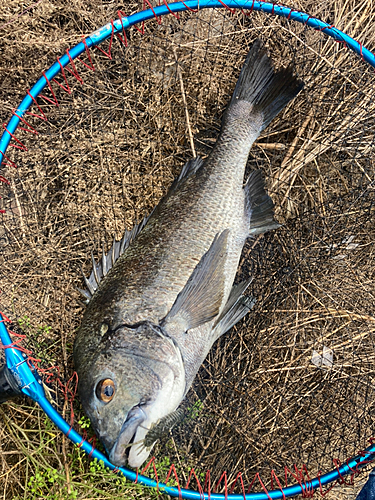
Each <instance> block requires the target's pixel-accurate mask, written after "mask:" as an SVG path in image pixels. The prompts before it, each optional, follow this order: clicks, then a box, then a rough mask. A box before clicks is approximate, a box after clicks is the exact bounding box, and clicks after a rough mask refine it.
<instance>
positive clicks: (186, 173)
mask: <svg viewBox="0 0 375 500" xmlns="http://www.w3.org/2000/svg"><path fill="white" fill-rule="evenodd" d="M203 163H204V161H203V160H202V158H201V157H200V156H196V157H195V158H191V159H190V160H188V161H187V162H186V163H185V165H184V166H183V167H182V169H181V172H180V175H179V176H178V177H177V179H175V180H174V181H173V183H172V185H171V187H170V188H169V191H168V193H167V196H168V195H169V194H171V193H172V192H174V191H176V189H177V188H178V187H180V186H181V184H183V183H184V182H185V181H186V179H188V178H189V177H191V176H192V175H194V174H195V173H196V172H197V171H198V170H199V169H200V168H201V166H202V165H203Z"/></svg>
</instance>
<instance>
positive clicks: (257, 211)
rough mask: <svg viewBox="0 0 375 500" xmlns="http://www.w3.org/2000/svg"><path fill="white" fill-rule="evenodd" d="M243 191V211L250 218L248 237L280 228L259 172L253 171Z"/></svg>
mask: <svg viewBox="0 0 375 500" xmlns="http://www.w3.org/2000/svg"><path fill="white" fill-rule="evenodd" d="M244 190H245V209H246V212H247V214H248V216H249V218H250V228H249V236H256V235H257V234H263V233H265V232H267V231H270V230H271V229H277V228H278V227H280V224H279V223H278V222H277V221H276V220H275V219H274V213H273V209H274V204H273V201H272V200H271V198H270V197H269V195H268V194H267V193H266V190H265V188H264V179H263V174H262V171H261V170H255V171H254V172H252V173H251V174H250V175H249V178H248V180H247V182H246V184H245V187H244Z"/></svg>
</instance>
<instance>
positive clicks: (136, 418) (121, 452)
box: [109, 406, 147, 466]
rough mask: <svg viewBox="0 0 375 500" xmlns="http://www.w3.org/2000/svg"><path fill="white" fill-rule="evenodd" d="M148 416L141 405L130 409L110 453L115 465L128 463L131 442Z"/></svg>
mask: <svg viewBox="0 0 375 500" xmlns="http://www.w3.org/2000/svg"><path fill="white" fill-rule="evenodd" d="M146 418H147V417H146V414H145V412H144V411H143V410H142V408H141V407H140V406H135V407H134V408H133V409H132V410H130V412H129V413H128V416H127V418H126V420H125V422H124V423H123V424H122V427H121V430H120V434H119V436H118V438H117V441H116V442H115V444H114V445H113V447H112V450H111V453H110V455H109V459H110V461H111V462H112V463H113V464H114V465H117V466H121V465H125V464H126V461H127V452H128V450H129V444H130V443H131V440H132V439H133V437H134V436H135V434H136V432H137V429H138V427H139V425H140V424H142V422H144V421H145V420H146Z"/></svg>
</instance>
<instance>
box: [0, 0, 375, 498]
mask: <svg viewBox="0 0 375 500" xmlns="http://www.w3.org/2000/svg"><path fill="white" fill-rule="evenodd" d="M146 1H147V0H146ZM147 3H148V2H147ZM149 5H150V4H149ZM150 7H151V5H150ZM209 8H210V9H229V10H232V9H242V10H244V11H248V12H252V11H256V12H263V13H266V14H271V15H275V16H279V17H283V18H286V19H288V20H291V21H295V22H298V23H301V24H304V25H306V26H309V27H310V28H312V29H314V30H317V31H321V32H323V33H324V34H325V35H327V36H329V37H332V38H333V39H334V40H335V41H337V42H338V43H342V44H344V45H345V46H346V47H347V48H349V49H350V50H352V51H353V52H355V53H356V54H357V55H358V56H359V57H360V58H362V60H363V61H365V62H366V63H368V64H369V65H371V66H372V67H374V68H375V55H374V54H373V53H372V52H370V51H369V50H368V49H366V48H365V47H364V46H363V45H362V44H361V43H360V42H359V41H356V40H354V39H353V38H351V37H350V36H348V35H346V34H345V33H343V32H342V31H340V30H339V29H337V28H335V27H334V26H332V25H330V24H328V23H325V22H323V21H321V20H319V19H317V18H315V17H311V16H309V15H308V14H306V13H303V12H299V11H296V10H294V9H291V8H289V7H285V6H281V5H277V4H273V3H268V2H258V1H254V0H253V1H242V0H227V1H225V3H224V1H221V0H187V1H186V2H176V3H171V4H167V3H164V4H163V5H160V6H157V7H151V8H150V9H147V10H144V11H142V12H138V13H136V14H133V15H131V16H128V17H120V18H119V19H116V20H114V21H111V22H110V23H108V24H106V25H105V26H103V27H101V28H99V29H98V30H96V31H95V32H94V33H92V34H91V35H90V36H89V37H87V38H85V39H84V40H83V42H81V43H79V44H78V45H76V46H74V47H73V48H71V49H70V50H67V51H66V54H64V55H63V56H62V57H61V58H59V59H58V60H57V62H56V63H55V64H53V65H52V66H51V67H50V68H49V69H48V70H46V71H45V72H44V73H43V76H42V77H41V78H40V79H39V80H38V81H37V82H36V84H35V85H34V86H33V87H32V88H31V89H30V91H28V93H27V95H26V96H25V98H24V99H23V100H22V102H21V103H20V105H19V106H18V107H17V109H16V110H15V111H14V112H13V116H12V118H11V119H10V121H9V122H8V124H7V125H6V126H5V127H4V129H5V130H4V132H3V134H2V137H1V139H0V164H3V163H5V162H6V161H8V162H9V163H10V164H12V163H13V162H12V161H11V160H10V159H9V158H8V157H7V155H6V153H7V149H8V146H9V144H10V142H11V140H12V139H14V140H15V141H16V142H17V143H18V144H22V143H21V142H20V141H19V140H18V139H16V138H15V136H14V134H15V132H16V130H17V128H18V127H19V126H20V124H21V122H24V123H25V119H24V116H25V114H26V113H27V111H28V109H29V108H30V107H31V106H32V105H33V103H34V104H37V103H36V98H37V97H38V96H39V95H40V93H41V92H42V91H43V89H44V88H45V87H46V86H48V87H49V88H50V90H52V89H51V86H50V81H51V80H52V79H53V78H55V77H56V76H57V75H58V74H60V73H62V74H63V76H64V78H65V74H64V68H65V67H66V66H68V65H69V64H71V65H72V68H73V70H74V71H75V76H76V77H77V75H78V74H77V73H76V70H75V66H74V62H73V61H74V60H75V59H77V58H78V57H79V56H80V55H81V54H83V53H85V52H86V53H87V54H89V49H91V48H92V47H96V46H99V45H100V44H101V43H102V42H104V41H105V40H110V44H111V43H112V39H113V37H114V35H121V34H122V33H125V30H126V29H128V28H130V27H131V26H134V25H137V24H139V23H143V22H144V21H147V20H150V19H153V18H155V19H158V18H160V17H162V16H165V15H170V14H172V15H177V14H178V13H179V12H184V11H198V10H201V9H209ZM52 94H53V91H52ZM0 174H1V171H0ZM0 180H1V181H2V182H6V179H5V178H4V177H2V176H1V175H0ZM1 318H2V319H1V321H0V340H1V342H2V344H3V346H4V348H5V355H6V363H7V366H8V368H9V370H10V371H11V373H12V374H13V376H14V377H15V379H16V381H17V383H18V386H19V388H20V390H21V391H22V393H23V394H25V395H26V396H28V397H30V398H31V399H33V400H34V401H35V402H36V403H38V405H39V406H40V407H41V408H42V409H43V411H44V412H45V413H46V414H47V415H48V417H49V418H50V419H51V420H52V421H53V422H54V423H55V425H56V426H57V427H58V428H59V429H60V430H61V431H62V432H63V433H64V434H65V435H66V436H67V437H68V438H69V439H70V440H71V441H72V442H73V443H75V444H77V445H79V446H80V447H81V448H82V449H83V450H84V451H85V452H86V453H87V454H88V455H89V456H91V457H93V458H96V459H97V460H100V461H103V463H104V465H105V466H106V467H108V468H109V469H111V470H113V471H114V472H116V473H119V474H122V475H123V476H125V477H126V478H127V479H129V480H131V481H133V482H137V483H138V484H142V485H145V486H149V487H152V488H158V490H159V491H161V492H163V493H167V494H168V495H170V496H172V497H181V498H184V499H203V498H204V499H207V500H208V499H210V498H211V499H212V500H224V499H226V498H228V499H230V500H241V499H243V498H245V499H247V500H267V499H272V500H277V499H282V498H286V497H292V496H296V495H300V494H302V495H304V496H307V495H308V494H311V492H312V491H314V490H316V489H319V488H322V486H325V485H327V484H330V483H332V482H334V481H337V480H341V479H342V478H343V477H344V476H346V475H348V474H353V473H358V472H359V470H360V469H361V468H363V467H364V466H366V465H367V464H369V463H370V462H372V461H373V459H374V454H375V445H373V444H371V446H369V447H368V448H367V449H366V450H364V451H363V452H361V453H360V454H359V455H357V456H356V457H354V458H351V459H348V460H347V462H346V463H345V464H343V465H341V466H339V467H336V468H335V469H334V470H332V471H330V472H328V473H326V474H322V475H319V476H318V477H316V478H314V479H311V480H308V481H302V482H299V483H298V484H295V485H292V486H288V487H285V488H281V486H280V488H279V489H275V490H272V491H268V490H266V489H265V488H264V492H262V493H247V494H245V493H243V494H227V493H225V494H218V493H211V492H203V491H202V490H200V491H193V490H189V489H183V488H180V487H170V486H167V485H166V484H164V483H161V482H157V481H155V480H153V479H150V478H148V477H146V476H143V475H141V474H138V473H137V472H134V471H132V470H130V469H127V468H125V467H120V468H118V467H115V466H114V465H113V464H111V463H110V462H109V460H108V459H107V458H106V457H105V456H104V455H103V454H102V453H100V452H99V451H98V450H96V449H94V447H93V445H92V444H90V443H89V442H88V441H86V440H84V439H83V438H82V436H81V435H80V434H79V433H77V432H76V431H75V430H74V429H72V427H71V426H70V425H69V424H68V423H67V422H66V421H65V420H64V419H63V418H62V417H61V415H60V414H59V413H58V412H57V411H56V410H55V409H54V407H53V406H52V405H51V404H50V403H49V401H48V400H47V398H46V396H45V393H44V389H43V387H42V384H41V380H40V378H39V376H38V374H37V373H36V371H34V370H32V369H30V367H29V365H28V363H27V356H26V355H25V354H23V353H22V352H20V350H18V349H17V347H16V346H15V344H14V343H12V340H11V338H10V336H9V333H8V331H7V328H6V322H7V321H8V319H7V318H6V317H5V316H4V315H3V316H1Z"/></svg>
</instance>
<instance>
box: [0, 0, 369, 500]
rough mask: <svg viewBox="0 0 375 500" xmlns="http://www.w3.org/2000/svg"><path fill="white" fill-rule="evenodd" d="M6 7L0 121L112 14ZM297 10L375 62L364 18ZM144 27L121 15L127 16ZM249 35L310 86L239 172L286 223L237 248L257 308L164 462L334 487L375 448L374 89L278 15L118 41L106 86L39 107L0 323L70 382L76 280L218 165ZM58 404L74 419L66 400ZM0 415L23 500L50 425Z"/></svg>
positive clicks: (11, 219)
mask: <svg viewBox="0 0 375 500" xmlns="http://www.w3.org/2000/svg"><path fill="white" fill-rule="evenodd" d="M7 5H8V7H7V8H8V11H7V12H6V15H4V17H3V20H0V44H1V47H2V48H1V50H2V54H3V56H2V60H1V62H0V71H1V75H2V76H1V81H2V86H1V89H0V100H1V105H2V106H1V109H2V111H1V113H2V116H1V118H2V120H3V121H7V120H8V118H9V116H10V113H11V110H12V108H14V107H16V106H17V105H18V103H19V102H20V101H21V99H22V97H23V96H24V95H25V93H26V90H27V89H28V88H30V87H31V86H32V84H33V83H34V82H35V81H36V80H37V79H38V78H39V76H40V75H41V73H42V71H43V70H45V69H46V68H47V67H48V66H49V65H50V64H52V62H53V61H54V60H55V59H56V57H57V56H58V55H60V54H62V53H63V52H64V50H65V49H66V47H67V46H72V45H74V44H75V43H78V42H79V40H80V35H81V34H83V35H86V36H87V35H88V34H89V33H90V32H92V31H93V30H94V29H95V28H97V27H98V26H101V25H103V24H105V23H106V22H107V21H108V20H109V19H110V18H112V17H115V15H116V7H117V6H116V5H115V4H113V3H112V2H109V3H104V2H103V3H101V2H95V1H94V2H92V1H90V2H82V1H77V0H75V1H72V2H69V3H66V4H65V3H63V2H59V1H57V0H56V1H54V2H52V1H49V0H44V1H42V2H41V3H39V4H38V5H37V6H36V7H34V8H33V9H31V10H30V11H29V12H28V13H27V14H24V15H22V16H21V17H18V18H17V19H15V17H16V16H17V15H19V14H21V12H22V10H23V7H22V8H21V7H20V6H19V3H18V2H15V1H14V2H10V3H8V4H7ZM294 6H295V7H296V8H299V9H302V10H304V11H306V12H308V13H309V14H310V15H317V16H318V17H320V18H321V19H323V20H327V22H329V23H332V24H334V25H335V26H337V27H338V28H340V29H342V30H344V31H345V32H346V33H348V34H349V35H351V36H353V37H355V38H357V39H360V40H361V42H362V43H363V44H364V45H365V46H367V47H368V48H369V49H371V48H373V47H374V41H375V36H374V28H373V26H374V25H375V24H374V22H375V19H374V18H375V13H374V12H375V11H374V8H373V5H372V2H368V1H361V2H358V1H354V0H352V1H344V0H341V1H340V2H337V1H336V2H333V1H332V2H324V5H320V4H319V3H316V2H315V3H313V2H310V1H309V0H306V1H302V0H301V1H297V2H295V4H294ZM137 9H138V6H137V5H136V3H134V4H127V7H126V12H127V13H130V12H133V11H135V10H137ZM122 10H124V9H122ZM258 36H261V37H262V38H263V39H264V40H265V41H266V44H267V46H268V48H269V51H270V53H271V54H272V57H273V59H274V60H275V62H276V65H286V64H288V63H289V62H290V61H292V62H293V63H294V64H295V66H296V71H297V72H298V74H299V76H300V78H302V79H303V80H304V81H305V88H304V90H303V92H302V93H301V95H300V96H299V97H298V99H296V100H295V101H293V102H292V103H291V105H290V106H288V108H287V109H286V110H285V111H284V112H282V113H281V114H280V115H279V116H278V117H277V118H276V119H275V120H274V122H272V124H271V126H270V127H269V128H268V129H267V130H266V131H265V132H264V133H263V134H262V137H260V138H259V140H258V142H257V144H256V146H255V147H254V148H253V150H252V154H251V156H250V159H249V163H248V171H251V170H252V169H255V168H262V169H263V171H264V172H265V176H266V178H267V184H268V187H269V192H270V194H271V195H272V197H273V199H274V201H275V205H276V207H277V209H276V210H277V216H278V218H279V220H280V221H281V222H282V223H283V224H284V225H283V227H282V228H281V229H280V230H278V231H276V232H274V233H272V234H268V235H266V236H264V237H262V238H258V239H257V240H255V241H251V242H249V244H248V245H247V246H246V248H245V250H244V254H243V257H242V261H241V266H240V270H239V279H240V278H242V279H243V278H244V277H248V276H250V275H253V276H254V281H253V285H252V289H251V293H252V294H253V295H254V296H255V297H256V298H257V305H256V307H255V309H254V311H253V312H252V313H251V315H249V317H248V318H246V319H245V320H244V322H243V324H241V325H239V326H237V327H235V328H234V329H233V330H232V331H231V333H229V334H228V335H226V336H225V337H224V338H222V339H220V340H219V342H218V343H217V344H216V345H215V346H214V348H213V349H212V351H211V353H210V354H209V356H208V359H207V362H206V363H205V365H204V367H202V369H201V371H200V373H199V375H198V377H197V381H196V384H195V386H194V388H193V389H192V391H191V392H190V394H189V397H188V400H187V401H186V403H185V404H186V405H191V404H192V403H193V402H194V401H197V400H200V401H203V404H204V405H203V410H202V411H201V412H200V414H199V415H198V417H197V418H196V419H195V420H193V421H191V422H188V423H185V424H184V426H183V427H182V428H181V427H180V428H179V429H176V430H175V431H174V432H173V446H172V447H171V442H170V441H169V442H167V440H166V442H162V443H161V444H160V445H159V446H158V448H157V450H156V453H157V456H159V457H164V456H166V455H168V456H169V457H170V459H171V460H174V461H176V463H181V464H184V460H187V457H188V459H189V463H191V464H194V465H195V466H196V467H198V468H200V469H202V470H206V469H210V470H211V471H212V475H213V477H216V478H218V477H220V474H221V472H223V471H224V470H226V471H227V472H228V476H229V477H230V480H233V478H234V477H235V475H236V473H237V472H238V471H240V470H241V471H242V473H243V474H244V478H245V482H247V483H250V481H251V479H252V477H253V475H254V474H255V473H256V472H258V471H259V472H260V473H261V474H262V477H263V480H264V481H265V483H266V484H267V485H268V486H269V485H270V483H269V477H270V471H271V469H275V470H276V471H277V473H278V474H280V475H282V474H283V470H284V466H288V467H289V468H292V466H293V464H294V463H296V464H298V465H299V467H301V466H302V464H303V463H306V465H307V467H308V469H309V471H310V473H311V475H315V474H316V473H317V471H318V470H319V469H321V470H323V471H327V470H328V469H330V468H332V458H335V457H338V458H340V460H342V461H344V460H345V458H347V457H348V456H351V455H353V454H354V453H355V452H356V451H357V450H359V449H363V448H364V447H366V446H367V440H368V439H369V438H370V437H371V435H372V432H373V418H372V415H373V411H374V408H373V405H374V403H373V401H374V400H375V398H374V395H375V394H374V368H373V367H374V342H373V333H374V328H375V319H374V310H375V308H374V306H375V300H374V285H373V283H374V266H373V264H372V263H373V241H374V225H373V222H372V221H373V216H374V184H373V183H374V164H373V153H374V151H373V149H374V125H375V124H374V112H375V109H374V108H375V104H374V74H373V70H372V69H371V68H370V67H368V66H367V65H366V64H365V63H363V62H362V61H361V60H360V58H359V57H356V56H355V55H354V54H353V53H351V52H350V51H348V50H347V49H345V48H344V47H343V46H341V45H338V44H336V43H334V42H333V41H331V40H330V39H327V38H326V37H325V35H324V34H323V33H320V32H315V31H312V30H310V29H307V28H305V27H304V26H302V25H296V24H291V23H290V22H288V21H287V20H279V19H276V18H274V17H272V16H265V15H261V14H257V13H253V14H252V15H251V16H250V17H249V18H245V17H244V16H243V15H242V14H241V13H240V12H238V13H236V14H235V15H234V16H230V15H229V14H228V13H227V12H225V11H222V10H220V11H211V10H207V11H201V12H200V13H199V14H197V15H193V14H184V15H182V16H181V21H180V22H177V21H176V20H175V19H174V18H173V17H171V16H170V17H169V18H168V19H167V18H165V19H164V22H163V23H162V25H161V26H158V25H157V23H156V22H154V21H153V22H150V23H148V24H147V25H146V33H145V35H144V36H141V35H140V34H139V33H138V32H136V31H135V30H131V31H130V37H129V47H128V48H125V47H124V46H123V45H121V44H120V43H119V42H118V41H117V40H116V41H115V42H114V45H113V48H112V56H113V57H112V60H109V59H108V58H107V57H106V56H104V55H103V54H102V53H100V52H99V51H97V50H93V51H91V54H92V57H93V62H94V65H95V67H96V71H95V73H92V72H90V71H89V70H88V69H87V68H85V67H84V66H83V65H79V66H78V67H79V72H80V75H81V76H82V78H83V80H84V82H85V83H84V85H82V86H81V85H80V83H79V82H78V81H77V80H75V79H74V78H73V77H71V76H69V85H70V86H71V87H72V94H71V95H68V94H66V93H64V92H63V91H61V90H59V89H58V87H57V86H56V85H54V89H55V90H56V95H57V96H58V100H59V103H60V106H59V108H55V107H53V106H51V105H49V104H45V103H44V104H43V101H39V102H40V103H41V104H40V105H41V107H42V108H43V110H44V111H45V112H46V114H47V116H48V118H49V122H48V123H45V122H41V121H40V120H38V119H36V118H30V123H32V124H33V126H36V127H37V129H38V132H39V135H38V136H34V135H31V134H27V133H25V132H22V131H20V132H18V133H17V137H20V138H21V139H22V141H23V142H24V143H25V144H26V146H27V147H28V151H27V152H26V153H25V152H19V151H18V150H14V151H13V150H12V151H10V149H9V150H8V151H9V155H10V156H11V158H12V159H14V161H15V162H16V163H17V165H18V168H17V170H15V169H13V168H11V167H8V168H6V169H5V170H4V171H3V172H2V175H4V176H5V177H7V178H8V179H10V181H11V184H10V186H9V187H6V186H5V185H0V190H1V191H2V192H1V193H0V195H1V196H2V199H1V200H0V203H1V204H2V205H1V207H3V208H4V209H6V214H5V215H4V216H3V225H2V227H1V228H0V244H1V245H2V253H1V256H0V259H1V290H2V296H1V308H2V310H4V311H5V312H6V313H7V314H8V315H9V316H10V317H11V318H12V319H13V320H14V321H15V322H17V320H18V319H19V318H23V317H24V316H27V317H28V318H30V323H31V326H30V327H25V325H23V329H24V330H26V333H28V334H29V337H30V341H29V346H30V347H32V349H33V350H34V351H35V353H36V354H37V355H40V356H41V357H42V358H43V359H45V366H47V365H48V364H55V363H58V364H59V365H60V367H61V375H62V377H63V378H65V379H66V378H68V376H69V374H70V373H71V372H72V369H73V368H72V362H71V355H72V342H73V339H74V330H75V329H76V328H77V326H78V325H79V321H80V318H81V317H82V313H83V310H84V308H83V306H82V304H81V302H80V298H79V295H78V293H77V292H76V290H75V286H82V282H81V278H80V266H83V267H84V269H85V270H86V271H88V270H89V267H90V259H89V255H90V252H91V250H93V251H94V253H95V254H97V252H99V250H100V248H101V245H102V243H104V244H105V245H106V246H108V243H109V242H110V241H111V240H112V238H113V236H114V235H116V236H117V237H120V236H121V234H122V233H123V231H124V229H125V228H128V229H129V228H130V227H131V226H132V225H133V223H134V222H135V221H139V220H140V219H141V218H142V217H143V215H144V214H145V213H147V212H150V210H151V209H152V207H153V206H154V205H155V204H156V203H157V201H158V200H159V199H160V197H161V196H162V195H163V194H164V193H165V192H166V190H167V189H168V186H169V185H170V183H171V181H172V180H173V178H174V176H175V175H176V174H178V172H179V170H180V168H181V165H182V164H183V163H184V161H186V160H187V159H188V158H189V157H191V156H192V154H194V151H196V153H197V154H199V155H201V156H203V157H205V156H206V155H207V154H208V153H209V151H210V149H211V148H212V145H213V143H214V141H215V138H216V137H217V134H218V130H219V127H220V117H221V114H222V112H223V110H224V109H225V105H226V103H227V101H228V97H229V96H230V94H231V92H232V89H233V87H234V84H235V82H236V78H237V76H238V72H239V69H240V67H241V65H242V62H243V60H244V57H245V55H246V53H247V51H248V48H249V46H250V44H251V42H252V41H253V40H254V39H255V38H256V37H258ZM107 46H108V45H106V47H107ZM78 64H79V63H78ZM59 81H62V80H61V79H60V80H59ZM46 95H47V92H46ZM350 237H352V238H350ZM348 238H350V239H349V240H348ZM40 325H43V326H44V325H48V326H50V327H52V329H51V332H49V333H48V334H47V333H46V330H39V331H38V330H37V327H38V326H40ZM323 346H326V347H329V348H330V349H332V350H333V353H334V359H333V362H334V364H333V367H332V368H331V369H328V370H322V369H319V368H317V367H316V366H314V365H313V364H312V363H311V356H312V352H313V350H315V351H317V352H320V353H321V352H322V349H323ZM58 404H59V405H60V406H59V408H60V410H63V400H62V399H61V395H59V399H58ZM75 410H76V413H77V415H78V416H79V415H80V414H81V413H80V411H81V410H80V408H79V406H78V405H76V407H75ZM64 411H65V412H67V413H68V409H67V407H66V406H65V410H64ZM0 416H1V417H2V418H3V422H4V426H3V427H2V428H1V429H0V439H1V442H0V445H1V447H2V450H3V454H2V455H1V458H0V460H1V464H2V465H1V467H2V468H1V470H0V484H2V482H3V484H4V487H3V491H4V495H3V497H4V498H20V497H21V496H22V497H24V498H28V495H29V490H28V487H27V478H28V477H30V476H31V475H32V474H34V473H35V470H36V465H35V463H34V462H33V461H32V460H31V459H28V460H25V457H26V456H27V457H29V456H31V455H27V454H26V455H25V448H26V449H27V448H28V447H29V448H28V449H29V453H33V452H31V451H30V449H31V448H32V446H31V444H30V443H34V441H35V442H37V439H38V438H37V435H36V436H34V435H33V437H28V433H30V435H32V429H33V425H35V422H39V423H38V425H41V424H40V423H41V422H42V425H43V416H41V415H40V412H39V413H38V410H37V409H36V408H34V407H30V406H28V405H26V406H25V404H21V403H19V402H17V404H16V403H9V404H6V405H4V406H3V407H1V408H0ZM28 440H30V441H29V444H27V443H28ZM55 440H56V443H57V451H54V452H53V453H54V456H53V458H49V460H50V463H51V464H54V465H53V466H54V467H56V468H57V470H60V471H63V474H65V475H66V477H67V481H69V477H70V476H69V467H70V466H71V465H72V462H71V459H69V457H68V455H67V453H68V452H69V450H70V449H71V448H70V445H69V444H68V443H66V442H63V441H62V438H61V436H60V435H59V434H56V436H55ZM20 443H21V444H20ZM51 453H52V452H51ZM185 473H186V472H185ZM0 490H1V488H0ZM353 491H355V490H351V492H348V491H347V490H344V489H342V490H339V489H337V490H333V492H332V493H330V495H332V496H338V497H340V498H341V497H346V496H350V495H353ZM80 498H86V497H85V496H84V494H83V493H82V496H81V497H80ZM87 498H88V497H87Z"/></svg>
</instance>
